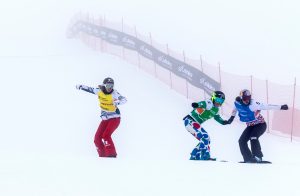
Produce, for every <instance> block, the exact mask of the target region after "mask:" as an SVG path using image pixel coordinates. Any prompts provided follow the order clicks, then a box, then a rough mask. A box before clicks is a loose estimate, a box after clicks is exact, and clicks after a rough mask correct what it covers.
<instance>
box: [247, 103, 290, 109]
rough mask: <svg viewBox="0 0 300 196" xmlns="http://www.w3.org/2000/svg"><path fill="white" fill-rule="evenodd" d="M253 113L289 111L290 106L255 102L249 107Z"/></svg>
mask: <svg viewBox="0 0 300 196" xmlns="http://www.w3.org/2000/svg"><path fill="white" fill-rule="evenodd" d="M249 108H250V110H251V111H257V110H288V109H289V107H288V105H286V104H284V105H272V104H265V103H260V102H254V101H253V103H252V104H251V105H250V106H249Z"/></svg>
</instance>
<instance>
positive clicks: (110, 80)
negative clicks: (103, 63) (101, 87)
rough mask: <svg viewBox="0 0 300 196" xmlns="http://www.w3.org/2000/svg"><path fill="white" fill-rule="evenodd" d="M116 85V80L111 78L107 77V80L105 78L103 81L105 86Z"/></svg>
mask: <svg viewBox="0 0 300 196" xmlns="http://www.w3.org/2000/svg"><path fill="white" fill-rule="evenodd" d="M108 83H109V84H114V83H115V82H114V80H113V79H112V78H110V77H107V78H105V79H104V80H103V84H108Z"/></svg>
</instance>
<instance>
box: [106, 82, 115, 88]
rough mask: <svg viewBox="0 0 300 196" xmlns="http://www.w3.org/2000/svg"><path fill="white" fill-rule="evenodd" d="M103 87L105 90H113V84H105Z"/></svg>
mask: <svg viewBox="0 0 300 196" xmlns="http://www.w3.org/2000/svg"><path fill="white" fill-rule="evenodd" d="M104 87H105V88H106V89H113V88H114V84H112V83H106V84H104Z"/></svg>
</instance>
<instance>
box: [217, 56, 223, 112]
mask: <svg viewBox="0 0 300 196" xmlns="http://www.w3.org/2000/svg"><path fill="white" fill-rule="evenodd" d="M218 64H219V80H220V90H222V78H221V63H220V62H218ZM223 112H224V111H223V108H222V107H221V114H222V115H224V113H223Z"/></svg>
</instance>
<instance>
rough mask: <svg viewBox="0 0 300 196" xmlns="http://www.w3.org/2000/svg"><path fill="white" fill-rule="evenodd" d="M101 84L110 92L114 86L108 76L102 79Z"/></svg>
mask: <svg viewBox="0 0 300 196" xmlns="http://www.w3.org/2000/svg"><path fill="white" fill-rule="evenodd" d="M103 86H104V87H105V89H106V91H107V92H109V93H110V92H111V91H112V90H113V88H114V80H113V79H112V78H110V77H107V78H105V79H104V80H103Z"/></svg>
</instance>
